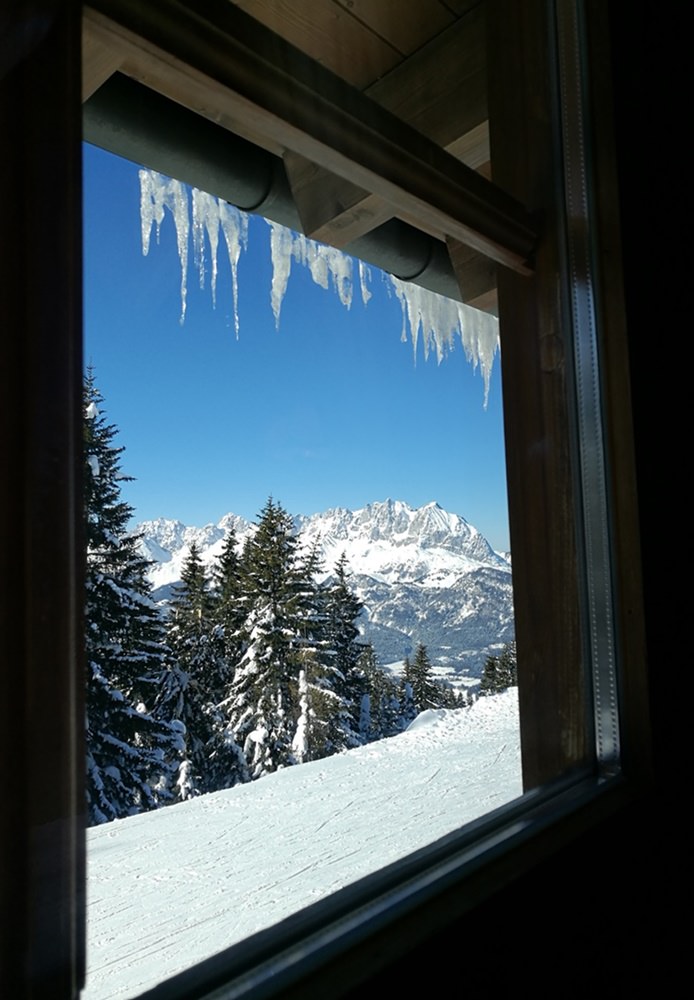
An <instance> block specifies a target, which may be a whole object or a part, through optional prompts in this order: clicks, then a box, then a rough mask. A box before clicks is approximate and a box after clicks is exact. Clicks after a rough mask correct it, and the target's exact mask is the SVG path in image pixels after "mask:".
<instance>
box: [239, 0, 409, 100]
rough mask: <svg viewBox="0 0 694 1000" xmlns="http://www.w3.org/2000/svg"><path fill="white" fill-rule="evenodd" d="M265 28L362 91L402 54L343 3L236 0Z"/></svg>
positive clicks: (242, 8)
mask: <svg viewBox="0 0 694 1000" xmlns="http://www.w3.org/2000/svg"><path fill="white" fill-rule="evenodd" d="M232 2H233V3H234V5H235V6H237V7H239V8H240V9H241V10H243V11H245V12H246V13H247V14H250V15H251V17H253V18H255V19H256V20H257V21H259V22H260V23H261V24H264V25H265V27H267V28H269V29H270V30H271V31H274V32H276V34H278V35H281V36H282V38H284V39H286V40H287V41H288V42H290V43H291V44H292V45H295V46H296V47H297V48H298V49H300V50H301V51H302V52H304V53H305V54H306V55H307V56H310V57H311V58H312V59H315V60H316V61H317V62H319V63H320V64H321V65H323V66H325V67H327V69H330V70H332V71H333V72H334V73H337V75H338V76H340V77H342V79H343V80H347V82H348V83H351V84H352V85H353V86H355V87H358V88H359V89H360V90H363V88H364V87H365V86H367V84H369V83H371V82H372V81H373V80H376V79H378V77H380V76H382V75H383V74H384V73H387V72H388V70H390V69H392V67H393V66H395V65H397V63H398V62H399V61H400V59H401V58H402V56H401V54H400V52H399V51H398V49H397V48H395V47H394V46H393V45H390V44H388V42H386V41H385V40H384V39H383V38H381V37H379V35H377V34H376V33H375V32H374V31H372V30H371V29H370V28H369V27H368V26H367V25H366V24H364V23H362V22H361V21H360V20H357V19H355V18H354V17H352V16H351V13H349V11H348V10H346V9H344V7H341V6H340V5H339V4H334V3H330V2H328V3H326V2H325V0H232Z"/></svg>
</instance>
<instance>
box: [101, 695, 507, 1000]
mask: <svg viewBox="0 0 694 1000" xmlns="http://www.w3.org/2000/svg"><path fill="white" fill-rule="evenodd" d="M521 792H522V787H521V764H520V736H519V726H518V703H517V692H516V689H512V690H510V691H508V692H506V693H505V694H503V695H497V696H496V697H493V698H483V699H480V700H479V701H477V702H476V703H475V705H474V706H473V707H472V708H470V709H461V710H455V711H453V710H450V709H438V710H429V711H427V712H423V713H422V714H421V715H420V716H419V717H418V718H417V719H415V720H414V722H413V723H412V724H411V726H410V728H409V729H408V730H407V731H406V732H404V733H402V734H400V735H399V736H394V737H391V738H390V739H388V740H381V741H380V742H378V743H371V744H369V745H367V746H364V747H358V748H357V749H355V750H350V751H347V752H345V753H342V754H339V755H337V756H334V757H330V758H328V759H326V760H320V761H313V762H310V763H307V764H302V765H300V766H296V767H291V768H288V769H286V770H284V771H280V772H277V773H275V774H270V775H267V776H266V777H264V778H261V779H259V780H258V781H255V782H252V783H251V784H247V785H237V786H236V787H235V788H232V789H228V790H226V791H222V792H215V793H213V794H210V795H204V796H201V797H200V798H197V799H193V800H190V801H188V802H183V803H181V804H179V805H175V806H169V807H168V808H165V809H161V810H159V811H156V812H150V813H145V814H143V815H140V816H133V817H131V818H129V819H124V820H116V821H114V822H112V823H106V824H104V825H102V826H97V827H93V828H91V829H90V830H88V832H87V858H88V871H87V875H88V878H87V894H88V902H87V933H88V942H87V949H88V951H87V958H88V975H87V986H86V989H85V991H84V994H83V1000H107V998H115V997H118V998H124V997H132V996H135V995H137V994H138V993H139V992H141V991H143V990H145V989H148V988H151V987H152V986H154V985H155V984H156V983H158V982H160V981H162V980H163V979H166V978H167V977H169V976H171V975H173V974H175V973H176V972H179V971H181V970H183V969H185V968H188V967H189V966H191V965H193V964H195V963H196V962H199V961H201V960H202V959H204V958H207V957H209V956H210V955H213V954H215V953H216V952H218V951H220V950H221V949H222V948H226V947H228V946H229V945H231V944H234V943H237V942H239V941H241V940H242V939H243V938H246V937H247V936H248V935H250V934H253V933H254V932H255V931H259V930H261V929H263V928H266V927H269V926H271V925H272V924H274V923H276V922H277V921H279V920H281V919H283V918H285V917H287V916H289V915H291V914H292V913H295V912H297V911H298V910H300V909H301V908H303V907H304V906H307V905H309V904H310V903H313V902H315V901H316V900H318V899H321V898H323V897H324V896H327V895H328V894H329V893H332V892H334V891H336V890H337V889H340V888H341V887H343V886H345V885H347V884H348V883H350V882H354V881H355V880H357V879H359V878H362V877H363V876H365V875H368V874H370V873H372V872H374V871H377V870H378V869H380V868H382V867H383V866H385V865H388V864H390V863H391V862H393V861H395V860H397V859H399V858H402V857H404V856H406V855H407V854H410V853H411V852H412V851H414V850H416V849H418V848H420V847H423V846H425V845H426V844H429V843H431V842H432V841H434V840H436V839H438V838H439V837H442V836H444V835H445V834H447V833H450V832H451V831H453V830H456V829H458V828H459V827H460V826H461V825H463V824H464V823H467V822H470V821H471V820H473V819H476V818H478V817H479V816H482V815H484V814H485V813H487V812H489V811H491V810H492V809H496V808H497V807H498V806H500V805H502V804H504V803H506V802H509V801H510V800H511V799H514V798H516V797H517V796H519V795H520V794H521Z"/></svg>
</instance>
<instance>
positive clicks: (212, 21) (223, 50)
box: [94, 0, 537, 273]
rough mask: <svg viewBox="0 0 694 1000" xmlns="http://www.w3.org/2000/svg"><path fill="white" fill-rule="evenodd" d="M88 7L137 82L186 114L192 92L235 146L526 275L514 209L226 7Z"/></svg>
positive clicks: (103, 0) (527, 258)
mask: <svg viewBox="0 0 694 1000" xmlns="http://www.w3.org/2000/svg"><path fill="white" fill-rule="evenodd" d="M94 6H95V7H99V6H102V7H103V8H105V9H106V10H107V11H108V12H109V14H111V15H112V16H113V15H114V14H115V15H116V16H117V18H118V21H117V22H116V21H113V20H111V21H110V24H109V19H108V18H105V17H104V16H103V15H102V20H101V23H102V25H109V26H110V30H111V31H112V32H113V34H114V36H115V39H116V47H117V48H118V47H119V46H123V45H125V46H127V47H128V48H129V50H130V53H129V64H131V65H133V66H135V68H136V72H137V73H139V74H140V75H139V78H140V79H142V80H143V82H147V83H149V84H150V85H153V86H154V87H155V89H157V90H159V91H160V92H161V93H164V94H165V95H166V96H170V97H172V98H173V99H174V100H179V102H180V103H182V104H184V105H186V106H188V107H191V104H192V103H197V99H199V97H200V95H201V94H202V93H203V92H204V98H205V100H204V103H205V105H206V108H205V111H206V112H207V114H208V116H210V117H214V116H215V115H218V114H219V109H220V108H222V107H223V108H224V110H225V113H226V114H227V115H229V116H230V117H233V118H234V119H235V120H236V121H237V122H238V125H239V128H237V129H236V131H238V132H239V133H240V134H241V135H243V136H244V137H246V136H247V135H248V133H249V131H252V132H255V133H256V134H263V135H264V136H265V137H266V140H267V141H268V142H275V143H278V144H280V145H284V146H285V147H286V148H287V149H290V150H292V151H294V152H297V153H299V154H300V155H302V156H304V157H306V158H308V159H310V160H313V161H314V162H316V163H317V164H319V165H320V166H323V167H325V168H327V169H328V170H330V171H331V172H333V173H336V174H338V175H339V176H341V177H344V178H346V179H347V180H349V181H350V182H351V183H354V184H356V185H357V186H359V187H363V188H365V189H367V190H370V191H372V192H373V193H374V194H376V195H378V196H380V197H381V198H383V199H384V200H386V201H388V202H389V203H390V204H391V206H392V209H393V214H395V215H400V214H401V213H407V214H409V215H410V216H411V217H413V218H415V219H416V220H417V222H418V224H420V225H421V226H422V228H424V229H428V227H434V228H437V227H438V228H439V229H440V230H441V231H442V232H445V233H446V235H448V236H452V237H454V238H455V239H457V240H459V241H460V242H463V243H466V244H469V245H470V246H472V247H474V248H475V249H477V250H479V251H480V252H481V253H484V254H485V255H486V256H489V257H491V258H492V259H494V260H496V261H498V262H499V263H503V264H505V265H507V266H508V267H511V268H512V269H514V270H517V271H519V272H521V273H530V272H531V270H532V261H531V258H532V253H533V250H534V247H535V244H536V241H537V231H536V227H535V223H534V221H533V220H532V219H531V217H530V216H529V215H528V214H527V212H526V211H525V210H524V208H523V207H522V206H521V205H520V204H519V203H518V202H516V201H515V200H514V199H513V198H511V197H510V196H508V195H506V194H505V192H503V191H501V189H499V188H498V187H496V186H495V185H492V184H490V183H489V182H488V181H486V180H485V179H484V178H481V177H480V176H479V175H478V174H476V173H475V172H474V171H472V170H470V169H469V168H468V167H466V166H465V165H464V164H461V163H459V162H458V161H457V160H455V159H454V158H453V157H452V156H450V155H448V154H447V153H445V151H444V150H442V149H441V148H440V147H438V146H437V145H436V144H435V143H432V142H430V141H429V140H427V139H426V138H425V137H424V136H422V135H421V134H419V133H418V132H416V131H415V130H413V129H411V128H409V127H408V126H407V125H406V124H405V123H403V122H402V121H400V120H398V119H397V118H395V117H394V116H392V115H390V114H389V113H388V112H387V111H385V110H384V109H382V108H380V107H379V106H378V105H377V104H376V103H375V102H373V101H370V100H369V99H368V98H366V97H364V95H362V94H360V93H359V92H358V91H356V90H355V89H354V88H352V87H350V86H349V85H347V84H345V82H344V81H343V80H341V79H339V78H338V77H336V76H335V75H334V74H331V73H330V72H327V71H325V69H324V68H323V67H321V66H319V65H317V64H316V63H315V62H314V61H313V60H310V59H308V58H307V57H306V56H305V55H303V54H302V53H301V52H298V51H297V50H296V49H294V48H292V47H291V46H289V45H287V44H286V43H285V42H284V40H283V39H281V38H279V37H277V36H276V35H273V34H272V33H270V32H268V31H267V29H265V28H264V27H263V26H262V25H260V24H258V23H257V22H256V21H255V20H253V19H252V18H249V17H246V16H244V15H243V12H242V11H240V10H239V9H238V8H236V7H235V6H233V5H231V4H228V5H226V4H225V5H220V4H219V3H216V2H214V0H200V2H199V3H198V4H197V5H196V8H195V10H193V9H191V8H189V7H188V5H187V4H183V3H181V2H179V0H161V2H160V3H158V4H157V5H152V6H150V5H144V6H143V5H142V4H141V3H139V2H137V0H95V3H94ZM148 36H149V38H148ZM152 39H156V40H157V42H159V40H161V44H162V46H163V48H159V47H158V44H155V42H154V41H152ZM211 54H212V56H211ZM192 81H195V84H196V88H195V89H196V92H197V99H196V100H195V101H192V99H191V82H192ZM192 110H196V111H200V110H201V109H200V108H198V107H193V108H192ZM203 113H205V112H203ZM215 120H218V118H215Z"/></svg>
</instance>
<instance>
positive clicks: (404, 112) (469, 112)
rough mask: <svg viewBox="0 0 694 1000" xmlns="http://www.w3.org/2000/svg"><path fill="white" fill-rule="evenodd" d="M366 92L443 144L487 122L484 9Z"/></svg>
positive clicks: (412, 57)
mask: <svg viewBox="0 0 694 1000" xmlns="http://www.w3.org/2000/svg"><path fill="white" fill-rule="evenodd" d="M365 93H366V94H368V96H369V97H371V98H372V99H373V100H374V101H377V102H378V103H379V104H380V105H382V107H384V108H387V109H388V110H389V111H391V112H392V113H393V114H394V115H397V117H398V118H402V119H403V121H406V122H409V124H410V125H412V126H414V127H415V128H416V129H418V130H419V131H420V132H422V133H423V134H424V135H426V136H428V137H429V138H430V139H433V140H434V142H436V143H438V145H440V146H448V145H449V144H450V143H452V142H454V141H455V140H457V139H459V138H460V136H462V135H464V134H465V133H467V132H469V131H470V130H471V129H473V128H476V127H477V126H478V125H480V124H482V122H485V121H486V120H487V72H486V45H485V23H484V11H483V9H482V8H477V9H475V10H473V11H472V12H471V13H470V14H469V15H468V16H467V17H464V18H462V19H461V20H459V21H456V23H455V24H453V25H451V27H450V28H447V29H446V31H444V32H443V33H441V34H440V35H438V36H437V37H436V38H435V39H433V40H432V41H431V42H429V44H428V45H425V46H424V47H423V48H422V49H420V50H419V51H418V52H416V53H415V54H414V55H413V56H410V58H409V59H405V60H403V62H401V63H400V64H399V65H398V66H396V67H395V68H394V69H393V70H391V72H390V73H388V74H387V75H386V76H384V77H382V78H381V79H380V80H378V81H377V82H376V83H374V84H372V85H371V86H370V87H368V88H367V89H366V91H365Z"/></svg>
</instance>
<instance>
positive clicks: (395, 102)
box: [285, 8, 489, 247]
mask: <svg viewBox="0 0 694 1000" xmlns="http://www.w3.org/2000/svg"><path fill="white" fill-rule="evenodd" d="M485 51H486V49H485V34H484V17H483V9H482V8H477V9H476V10H473V11H472V12H471V13H470V14H468V15H467V17H465V18H463V19H462V20H460V21H458V22H456V23H455V24H453V25H452V26H451V27H450V28H448V29H447V30H446V31H444V32H443V33H442V34H440V35H439V36H438V37H437V38H435V39H434V40H433V41H432V42H430V43H429V44H428V45H426V46H424V47H423V48H422V49H420V50H419V51H418V52H416V53H415V55H413V56H411V57H410V58H409V59H406V60H404V62H402V63H400V64H399V65H398V66H397V67H396V68H395V69H394V70H392V71H391V72H390V73H388V74H387V75H386V76H385V77H383V78H382V79H381V80H379V81H377V82H376V83H374V84H373V85H372V86H371V87H368V88H367V89H366V91H365V93H366V94H367V95H368V96H369V97H371V98H373V99H374V100H375V101H377V102H378V104H380V105H381V106H382V107H384V108H386V109H387V110H388V111H391V112H392V113H393V114H395V115H397V116H398V118H400V119H402V120H403V121H405V122H407V123H408V124H410V125H412V126H414V127H415V128H417V129H418V131H420V132H421V133H422V134H423V135H426V136H427V137H428V138H430V139H432V140H433V141H434V142H435V143H436V144H437V145H439V146H443V147H444V148H447V147H452V148H450V149H449V151H451V152H452V153H453V155H455V156H456V157H457V158H458V159H460V160H461V161H462V162H464V163H467V164H468V165H469V166H471V167H473V168H474V169H477V168H478V167H480V166H482V164H483V163H484V162H485V157H486V159H487V160H488V158H489V135H488V127H487V95H486V89H487V87H486V56H485ZM285 167H286V169H287V176H288V178H289V183H290V185H291V188H292V193H293V195H294V198H295V201H296V204H297V208H298V210H299V216H300V218H301V222H302V225H303V227H304V232H305V233H306V234H307V235H308V236H311V237H312V238H313V239H317V240H322V241H323V242H325V243H329V244H331V245H332V246H337V247H342V246H346V245H347V244H348V243H350V242H351V241H352V240H355V239H357V238H358V237H359V236H363V235H364V233H366V232H368V231H369V230H370V229H371V228H373V226H376V225H380V223H381V222H383V221H385V220H386V219H387V218H389V217H390V216H389V214H388V209H387V207H386V206H384V205H383V204H382V203H379V201H378V199H376V198H375V197H374V196H373V194H371V193H369V192H368V191H365V190H363V189H362V188H359V187H358V186H356V185H355V184H354V183H352V182H350V181H349V180H345V179H343V178H341V177H337V176H336V175H335V174H333V173H331V172H330V171H327V170H320V169H318V168H316V166H315V164H312V165H310V164H308V163H307V162H305V161H303V160H302V159H301V158H300V157H298V156H296V155H294V154H292V155H290V156H288V157H286V158H285ZM308 178H310V183H307V179H308ZM391 215H392V213H391ZM436 235H437V236H438V237H439V238H440V239H442V238H444V236H445V234H444V233H441V232H437V233H436Z"/></svg>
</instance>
